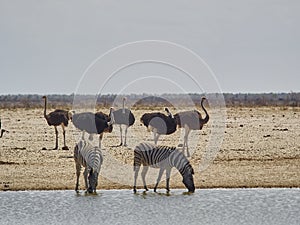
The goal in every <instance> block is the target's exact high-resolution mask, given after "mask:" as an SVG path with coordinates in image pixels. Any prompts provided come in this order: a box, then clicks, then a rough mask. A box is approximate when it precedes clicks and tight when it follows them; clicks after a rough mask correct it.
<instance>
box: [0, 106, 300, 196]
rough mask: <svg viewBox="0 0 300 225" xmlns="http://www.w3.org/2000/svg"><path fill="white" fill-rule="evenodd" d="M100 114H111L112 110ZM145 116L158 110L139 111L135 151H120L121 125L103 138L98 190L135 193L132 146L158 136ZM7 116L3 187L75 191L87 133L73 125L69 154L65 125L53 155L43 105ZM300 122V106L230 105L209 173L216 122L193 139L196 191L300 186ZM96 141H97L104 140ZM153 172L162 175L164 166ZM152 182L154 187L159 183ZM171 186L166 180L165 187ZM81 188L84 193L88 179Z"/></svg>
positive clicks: (1, 147)
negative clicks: (207, 156)
mask: <svg viewBox="0 0 300 225" xmlns="http://www.w3.org/2000/svg"><path fill="white" fill-rule="evenodd" d="M52 110H53V109H49V110H48V112H50V111H52ZM100 111H103V112H105V113H108V110H107V109H100ZM152 111H162V109H157V110H152ZM145 112H151V110H145V109H144V110H142V109H140V110H133V113H134V115H135V117H136V122H135V124H134V125H133V126H132V127H131V128H129V131H128V147H116V145H118V144H119V143H120V138H119V132H120V131H119V127H118V126H115V127H114V130H113V132H112V133H109V134H108V133H105V134H104V138H103V142H102V147H103V154H104V162H105V163H104V165H103V167H102V168H101V172H100V175H101V176H100V177H99V184H98V189H100V190H101V189H131V188H132V186H131V185H132V183H133V169H132V164H133V149H134V147H135V146H136V145H137V144H138V143H140V142H142V141H149V142H152V143H153V141H152V134H151V133H149V132H147V129H146V127H144V126H141V124H140V121H139V118H140V117H141V115H142V114H143V113H145ZM208 112H209V109H208ZM174 113H175V112H174ZM0 116H1V119H2V128H3V129H6V130H9V133H5V134H4V135H3V137H2V138H1V139H0V190H2V191H5V190H61V189H62V190H65V189H74V187H75V179H76V175H75V164H74V160H73V149H74V146H75V143H76V138H77V137H78V136H80V133H79V132H78V131H77V130H76V129H75V128H74V126H73V124H72V123H71V122H70V124H69V126H68V129H67V133H66V137H67V138H66V139H67V145H68V146H69V148H70V149H69V150H62V146H63V138H62V131H61V128H60V127H59V128H58V129H59V150H51V149H52V148H53V147H54V144H55V133H54V128H53V127H50V126H48V125H47V122H46V120H45V119H44V117H43V109H42V108H39V109H23V108H21V109H20V108H19V109H0ZM299 122H300V108H297V107H295V108H293V107H254V108H248V107H232V108H227V119H226V124H225V126H226V128H225V131H224V139H223V143H222V145H221V146H220V150H219V152H218V153H217V154H216V157H215V158H214V160H213V161H212V163H210V165H209V166H208V167H207V168H206V169H205V170H199V169H198V168H199V165H200V163H201V159H202V157H203V152H204V149H205V148H206V145H207V143H208V142H209V137H210V132H211V125H210V123H208V124H207V125H205V126H204V127H203V130H201V131H193V132H192V134H191V135H190V139H193V140H196V143H197V145H196V148H195V149H194V152H193V154H192V156H191V158H190V162H191V163H192V165H193V167H194V169H195V175H194V181H195V185H196V188H217V187H224V188H237V187H250V188H251V187H300V126H299ZM182 132H183V131H176V133H175V134H172V135H168V136H161V138H160V139H159V144H160V145H168V146H177V145H178V143H179V142H180V141H178V140H179V139H180V135H182V134H183V133H182ZM180 140H182V139H180ZM93 142H94V143H95V144H98V137H97V136H95V137H94V141H93ZM45 149H46V150H45ZM173 170H174V172H175V169H173ZM153 171H154V173H155V174H158V170H157V169H156V170H154V169H153ZM181 180H182V178H181V176H180V174H178V173H177V174H174V175H173V176H172V177H171V181H170V187H171V189H172V188H173V189H174V188H184V186H183V184H182V182H181ZM148 183H149V187H150V188H151V187H153V183H151V182H148ZM164 187H165V182H164V181H163V180H162V181H161V183H160V188H164ZM80 188H81V189H84V182H83V176H82V175H81V178H80Z"/></svg>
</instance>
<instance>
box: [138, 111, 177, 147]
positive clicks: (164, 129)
mask: <svg viewBox="0 0 300 225" xmlns="http://www.w3.org/2000/svg"><path fill="white" fill-rule="evenodd" d="M165 111H166V112H167V116H166V115H165V114H163V113H160V112H154V113H145V114H144V115H142V117H141V122H142V123H143V124H144V125H145V126H146V127H147V129H148V131H152V132H153V136H154V144H155V145H156V144H157V141H158V138H159V136H160V135H161V134H166V135H169V134H172V133H174V132H175V131H176V126H177V124H176V121H175V119H174V117H173V115H172V114H171V112H170V111H169V109H168V108H165Z"/></svg>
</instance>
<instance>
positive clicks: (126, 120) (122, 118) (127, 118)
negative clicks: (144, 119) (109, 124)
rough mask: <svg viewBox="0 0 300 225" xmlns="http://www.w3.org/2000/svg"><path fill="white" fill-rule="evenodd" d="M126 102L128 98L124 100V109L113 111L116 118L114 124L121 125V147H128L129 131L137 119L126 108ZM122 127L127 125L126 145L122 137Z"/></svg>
mask: <svg viewBox="0 0 300 225" xmlns="http://www.w3.org/2000/svg"><path fill="white" fill-rule="evenodd" d="M125 101H126V98H123V107H122V109H118V110H113V111H112V113H113V116H114V124H118V125H120V137H121V143H120V145H119V146H122V145H123V144H124V146H127V143H126V139H127V130H128V127H130V126H132V125H133V124H134V122H135V118H134V115H133V113H132V112H131V111H130V110H129V109H126V108H125ZM122 125H125V134H124V143H123V136H122Z"/></svg>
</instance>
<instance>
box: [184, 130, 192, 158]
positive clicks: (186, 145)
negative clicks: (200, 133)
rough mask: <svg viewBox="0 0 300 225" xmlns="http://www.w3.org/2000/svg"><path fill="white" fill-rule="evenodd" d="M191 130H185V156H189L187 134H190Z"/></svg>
mask: <svg viewBox="0 0 300 225" xmlns="http://www.w3.org/2000/svg"><path fill="white" fill-rule="evenodd" d="M190 132H191V130H190V129H189V128H188V129H187V130H186V134H185V136H184V139H185V147H186V156H187V157H190V152H189V145H188V141H189V140H188V139H189V134H190Z"/></svg>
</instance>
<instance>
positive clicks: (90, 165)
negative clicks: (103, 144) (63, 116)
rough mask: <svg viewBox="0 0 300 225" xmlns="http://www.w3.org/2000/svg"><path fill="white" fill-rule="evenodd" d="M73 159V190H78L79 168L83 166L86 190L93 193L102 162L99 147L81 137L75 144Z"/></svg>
mask: <svg viewBox="0 0 300 225" xmlns="http://www.w3.org/2000/svg"><path fill="white" fill-rule="evenodd" d="M74 160H75V165H76V176H77V179H76V186H75V191H76V192H78V186H79V176H80V170H81V166H83V167H85V169H84V172H83V175H84V181H85V187H86V189H87V192H88V193H93V192H94V193H95V192H96V188H97V185H98V175H99V173H100V169H101V165H102V162H103V156H102V153H101V150H100V148H99V147H98V146H93V145H91V144H90V143H89V142H88V141H86V140H83V139H81V140H80V141H79V142H78V143H77V144H76V146H75V149H74Z"/></svg>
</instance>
